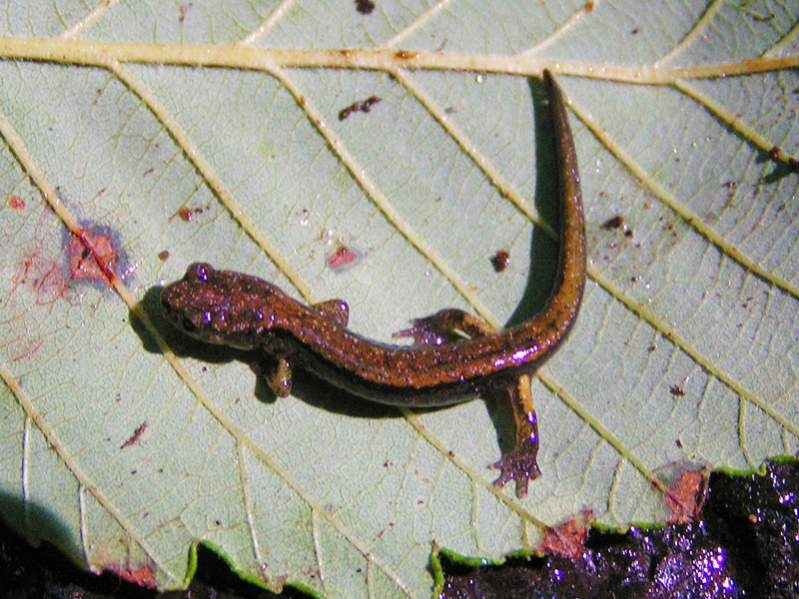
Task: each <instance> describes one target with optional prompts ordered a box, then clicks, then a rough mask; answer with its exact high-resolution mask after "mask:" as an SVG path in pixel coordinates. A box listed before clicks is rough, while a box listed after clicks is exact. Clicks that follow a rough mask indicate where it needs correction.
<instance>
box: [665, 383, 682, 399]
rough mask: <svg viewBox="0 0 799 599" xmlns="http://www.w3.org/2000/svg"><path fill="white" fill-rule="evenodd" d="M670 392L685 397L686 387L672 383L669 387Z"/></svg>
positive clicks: (675, 395)
mask: <svg viewBox="0 0 799 599" xmlns="http://www.w3.org/2000/svg"><path fill="white" fill-rule="evenodd" d="M669 393H671V394H672V395H673V396H674V397H685V389H684V388H683V387H681V386H680V385H671V386H670V387H669Z"/></svg>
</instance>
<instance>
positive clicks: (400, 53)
mask: <svg viewBox="0 0 799 599" xmlns="http://www.w3.org/2000/svg"><path fill="white" fill-rule="evenodd" d="M416 54H417V53H416V52H412V51H410V50H397V51H396V52H394V58H396V59H397V60H411V59H413V58H416Z"/></svg>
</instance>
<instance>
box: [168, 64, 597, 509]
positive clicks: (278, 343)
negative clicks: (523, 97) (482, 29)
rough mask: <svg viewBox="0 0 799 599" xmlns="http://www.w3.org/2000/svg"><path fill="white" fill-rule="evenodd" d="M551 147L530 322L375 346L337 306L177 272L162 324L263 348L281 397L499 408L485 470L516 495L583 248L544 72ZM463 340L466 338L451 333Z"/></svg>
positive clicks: (433, 322)
mask: <svg viewBox="0 0 799 599" xmlns="http://www.w3.org/2000/svg"><path fill="white" fill-rule="evenodd" d="M544 79H545V81H546V85H547V93H548V97H549V105H550V114H551V118H552V121H553V125H554V130H555V137H556V140H557V141H556V148H555V149H556V152H555V153H556V158H557V163H558V182H559V192H560V197H561V216H560V253H559V268H558V273H559V274H558V277H557V281H556V283H555V285H554V289H553V291H552V294H551V296H550V298H549V300H548V301H547V303H546V305H545V306H544V308H543V309H542V310H541V312H539V313H538V314H536V315H535V316H533V317H532V318H531V319H530V320H527V321H526V322H524V323H522V324H520V325H518V326H515V327H511V328H507V329H504V330H501V331H497V330H495V329H494V328H493V327H491V326H490V325H489V324H488V323H486V322H485V321H483V320H481V319H479V318H477V317H475V316H472V315H470V314H468V313H466V312H463V311H461V310H456V309H445V310H441V311H440V312H437V313H436V314H433V315H431V316H428V317H426V318H421V319H417V320H415V321H413V327H412V328H410V329H408V330H407V331H401V332H400V333H398V335H399V336H411V337H413V338H414V340H415V344H414V345H411V346H404V345H390V344H385V343H379V342H376V341H373V340H370V339H367V338H365V337H362V336H360V335H358V334H356V333H353V332H352V331H350V330H349V329H347V328H346V325H347V320H348V316H349V309H348V307H347V304H346V303H345V302H344V301H342V300H330V301H327V302H322V303H320V304H314V305H312V306H306V305H304V304H302V303H300V302H298V301H296V300H295V299H293V298H291V297H289V296H288V295H286V294H285V293H284V292H283V291H281V290H280V289H279V288H278V287H276V286H275V285H272V284H271V283H268V282H267V281H264V280H262V279H259V278H258V277H254V276H251V275H246V274H242V273H239V272H234V271H224V270H216V269H214V268H213V267H212V266H210V265H209V264H203V263H195V264H192V265H190V266H189V267H188V269H187V270H186V274H185V276H184V277H183V279H181V280H179V281H176V282H175V283H172V284H171V285H169V286H167V287H166V289H164V291H163V293H162V294H161V304H162V306H163V309H164V313H165V315H166V316H167V318H168V319H169V320H170V321H171V322H172V323H173V324H174V325H176V326H177V327H178V328H180V329H181V330H182V331H184V332H186V333H187V334H189V335H191V336H193V337H196V338H198V339H200V340H202V341H205V342H208V343H217V344H222V345H228V346H231V347H235V348H239V349H258V348H261V349H263V350H264V351H265V352H266V353H267V354H269V355H271V356H273V357H274V358H275V359H276V360H277V367H276V368H275V372H274V374H273V375H272V376H270V377H269V378H268V380H267V382H268V383H269V385H270V387H271V388H272V390H273V391H274V392H275V393H276V394H277V395H279V396H281V397H283V396H286V395H288V394H289V393H290V391H291V370H292V368H302V369H305V370H309V371H311V372H313V373H314V374H316V375H317V376H319V377H321V378H322V379H324V380H326V381H328V382H329V383H331V384H333V385H335V386H337V387H339V388H341V389H345V390H347V391H349V392H350V393H352V394H354V395H357V396H359V397H364V398H366V399H369V400H372V401H378V402H382V403H387V404H391V405H399V406H406V407H430V406H443V405H448V404H452V403H456V402H459V401H463V400H464V399H468V398H469V397H470V396H473V395H474V394H481V395H484V396H486V397H489V398H492V397H494V398H498V397H500V396H502V397H503V398H505V400H506V401H510V402H511V404H512V406H513V410H514V418H515V421H516V444H515V446H514V448H513V449H512V450H511V451H510V452H508V453H507V454H505V455H504V456H503V459H502V460H500V461H499V462H497V463H496V464H494V467H497V468H499V469H501V471H502V472H501V475H500V477H499V478H498V479H497V481H496V484H498V485H504V484H505V483H506V482H508V481H509V480H511V479H513V480H515V481H516V492H517V494H518V495H520V496H521V495H524V494H525V493H526V492H527V484H528V482H529V480H530V479H533V478H535V477H536V476H538V475H539V473H540V471H539V469H538V466H537V463H536V455H537V452H538V424H537V420H536V416H535V410H534V409H533V405H532V397H531V394H530V375H531V373H532V372H533V371H534V370H535V369H536V368H538V367H539V366H540V365H541V364H542V363H543V362H544V360H546V359H547V358H548V357H549V356H550V355H551V354H552V352H553V351H554V350H555V349H556V348H557V346H558V345H559V343H560V342H561V341H563V339H564V338H565V337H566V336H567V334H568V332H569V330H570V329H571V327H572V325H573V324H574V321H575V319H576V317H577V312H578V310H579V308H580V302H581V300H582V296H583V288H584V285H585V268H586V249H585V226H584V223H583V208H582V196H581V192H580V176H579V173H578V171H577V158H576V154H575V150H574V142H573V140H572V135H571V130H570V129H569V124H568V120H567V116H566V108H565V106H564V103H563V97H562V95H561V91H560V88H559V87H558V85H557V83H556V82H555V81H554V79H553V78H552V76H551V74H550V73H549V72H548V71H544ZM458 332H460V333H465V334H466V335H467V336H468V338H464V337H463V336H462V335H460V336H457V335H456V334H457V333H458Z"/></svg>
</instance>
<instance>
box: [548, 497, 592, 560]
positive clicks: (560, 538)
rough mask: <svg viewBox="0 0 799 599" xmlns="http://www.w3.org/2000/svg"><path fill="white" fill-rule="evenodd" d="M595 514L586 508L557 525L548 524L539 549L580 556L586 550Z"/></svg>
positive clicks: (563, 554) (572, 557)
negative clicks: (590, 526)
mask: <svg viewBox="0 0 799 599" xmlns="http://www.w3.org/2000/svg"><path fill="white" fill-rule="evenodd" d="M593 516H594V512H593V511H592V510H590V509H584V510H583V511H582V512H580V513H579V514H578V515H576V516H572V517H571V518H569V519H568V520H566V521H565V522H562V523H560V524H558V525H557V526H555V527H551V526H547V527H546V530H545V533H544V540H543V541H541V545H540V546H539V549H540V550H541V551H543V552H545V553H550V554H555V555H560V556H562V557H568V558H571V559H577V558H579V557H580V556H581V555H582V554H583V552H584V551H585V538H586V536H587V535H588V525H589V523H590V521H591V518H593Z"/></svg>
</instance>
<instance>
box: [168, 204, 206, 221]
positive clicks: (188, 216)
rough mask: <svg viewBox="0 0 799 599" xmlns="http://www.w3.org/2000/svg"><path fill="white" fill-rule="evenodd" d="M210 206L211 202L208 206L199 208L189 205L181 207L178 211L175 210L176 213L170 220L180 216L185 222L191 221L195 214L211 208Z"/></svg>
mask: <svg viewBox="0 0 799 599" xmlns="http://www.w3.org/2000/svg"><path fill="white" fill-rule="evenodd" d="M210 208H211V204H207V205H206V206H199V207H197V208H189V207H187V206H182V207H181V208H178V211H177V212H175V214H173V215H172V216H170V217H169V220H172V219H173V218H175V217H176V216H178V217H180V220H182V221H183V222H184V223H190V222H191V221H192V220H194V217H195V216H197V215H198V214H202V213H203V212H205V211H206V210H209V209H210Z"/></svg>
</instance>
